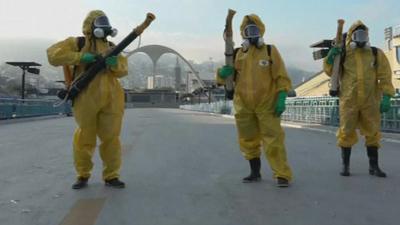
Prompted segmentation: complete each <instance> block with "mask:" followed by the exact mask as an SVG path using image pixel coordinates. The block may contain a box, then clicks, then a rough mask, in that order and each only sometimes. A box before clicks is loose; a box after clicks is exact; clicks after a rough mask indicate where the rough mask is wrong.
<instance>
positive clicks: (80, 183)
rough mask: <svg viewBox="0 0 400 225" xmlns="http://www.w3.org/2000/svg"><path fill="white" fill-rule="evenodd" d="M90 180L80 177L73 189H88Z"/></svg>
mask: <svg viewBox="0 0 400 225" xmlns="http://www.w3.org/2000/svg"><path fill="white" fill-rule="evenodd" d="M88 180H89V178H82V177H79V178H78V179H77V180H76V181H75V183H74V184H73V185H72V189H82V188H85V187H87V185H88Z"/></svg>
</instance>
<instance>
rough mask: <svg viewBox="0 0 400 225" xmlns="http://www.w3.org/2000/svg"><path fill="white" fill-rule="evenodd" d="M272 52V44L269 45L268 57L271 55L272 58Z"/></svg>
mask: <svg viewBox="0 0 400 225" xmlns="http://www.w3.org/2000/svg"><path fill="white" fill-rule="evenodd" d="M271 52H272V46H271V45H267V53H268V57H270V58H271Z"/></svg>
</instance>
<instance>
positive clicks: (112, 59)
mask: <svg viewBox="0 0 400 225" xmlns="http://www.w3.org/2000/svg"><path fill="white" fill-rule="evenodd" d="M117 64H118V57H117V56H110V57H108V58H106V65H107V66H116V65H117Z"/></svg>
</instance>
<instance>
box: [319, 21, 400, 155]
mask: <svg viewBox="0 0 400 225" xmlns="http://www.w3.org/2000/svg"><path fill="white" fill-rule="evenodd" d="M359 26H365V25H364V24H363V23H362V22H361V21H357V22H355V23H354V24H353V25H352V26H351V27H350V29H349V31H348V33H347V38H346V57H345V61H344V64H343V72H342V76H341V77H340V96H339V99H340V101H339V102H340V103H339V111H340V127H339V129H338V132H337V135H336V136H337V140H338V141H337V144H338V146H339V147H352V146H353V145H354V144H356V143H357V141H358V138H357V133H356V128H359V129H360V131H361V135H364V136H365V139H366V140H365V145H366V146H371V147H378V148H379V147H380V143H379V142H380V139H381V133H380V124H381V114H380V111H379V105H380V100H381V98H382V94H386V95H390V96H393V95H394V93H395V91H394V87H393V84H392V71H391V69H390V64H389V62H388V60H387V58H386V56H385V54H384V53H383V52H382V50H380V49H379V50H378V54H377V58H376V62H375V57H374V55H373V52H372V50H371V48H355V49H352V48H351V47H350V42H351V36H352V34H353V32H354V31H355V30H356V28H357V27H359ZM365 27H366V26H365ZM324 71H325V73H326V74H327V75H328V76H331V75H332V65H329V64H328V63H327V58H325V60H324Z"/></svg>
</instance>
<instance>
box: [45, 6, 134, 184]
mask: <svg viewBox="0 0 400 225" xmlns="http://www.w3.org/2000/svg"><path fill="white" fill-rule="evenodd" d="M116 33H117V32H116V29H114V28H112V27H111V25H110V23H109V20H108V18H107V16H106V15H105V14H104V12H102V11H100V10H95V11H91V12H90V13H89V14H88V15H87V17H86V19H85V20H84V22H83V34H84V37H85V38H84V40H85V42H84V46H83V47H82V49H81V50H80V49H79V46H78V43H77V38H75V37H69V38H67V39H66V40H64V41H61V42H58V43H56V44H54V45H52V46H51V47H50V48H48V49H47V55H48V60H49V62H50V64H51V65H53V66H65V65H70V66H75V68H76V69H75V71H76V72H75V74H74V75H75V76H76V77H75V79H76V78H77V77H78V76H79V74H81V73H82V72H83V71H85V69H87V66H88V65H89V64H90V63H93V62H95V61H96V58H97V56H98V55H105V53H106V52H107V51H109V50H110V48H112V47H113V44H112V43H111V42H109V41H108V40H107V36H115V35H116ZM105 61H106V69H104V70H103V71H101V72H100V73H99V74H97V76H96V77H95V78H94V79H93V80H92V81H91V83H90V84H89V85H88V86H87V87H86V88H85V89H84V90H82V91H81V92H80V94H79V95H78V96H77V97H76V98H75V99H74V102H73V113H74V117H75V121H76V123H77V125H78V128H77V129H76V131H75V134H74V141H73V150H74V151H73V153H74V164H75V169H76V172H77V174H78V175H77V181H76V182H75V183H74V184H73V186H72V188H74V189H80V188H84V187H86V186H87V182H88V179H89V177H90V175H91V170H92V167H93V163H92V156H93V152H94V150H95V147H96V138H97V137H99V139H100V141H101V144H100V157H101V159H102V160H103V179H104V181H105V184H106V185H107V186H111V187H116V188H123V187H125V184H124V183H123V182H122V181H120V180H119V170H120V167H121V143H120V138H119V136H120V131H121V124H122V117H123V114H124V92H123V89H122V87H121V85H120V83H119V81H118V79H117V78H120V77H123V76H125V75H127V73H128V68H127V59H126V57H124V56H122V55H119V56H112V57H108V58H106V60H105Z"/></svg>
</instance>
